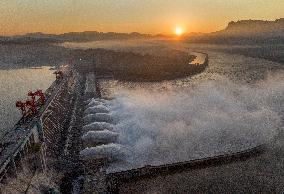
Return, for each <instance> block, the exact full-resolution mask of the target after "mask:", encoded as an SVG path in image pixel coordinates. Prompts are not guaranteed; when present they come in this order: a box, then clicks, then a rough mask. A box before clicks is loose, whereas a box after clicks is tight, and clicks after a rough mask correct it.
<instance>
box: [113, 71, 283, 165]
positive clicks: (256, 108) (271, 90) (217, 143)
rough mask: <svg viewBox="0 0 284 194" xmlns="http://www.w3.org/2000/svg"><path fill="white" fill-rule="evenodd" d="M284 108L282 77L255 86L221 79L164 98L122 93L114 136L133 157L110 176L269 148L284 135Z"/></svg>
mask: <svg viewBox="0 0 284 194" xmlns="http://www.w3.org/2000/svg"><path fill="white" fill-rule="evenodd" d="M283 107H284V76H283V74H279V75H276V76H275V75H274V76H273V77H270V78H267V79H266V80H264V81H259V82H257V83H255V84H253V85H244V84H242V85H240V84H236V83H232V82H231V81H229V80H228V79H226V78H222V79H219V80H215V81H207V82H203V83H200V84H198V85H197V86H195V87H193V88H191V89H189V88H188V89H180V90H170V91H165V92H160V91H159V92H153V91H149V90H147V89H142V88H136V89H135V90H131V91H130V90H127V89H124V90H121V89H120V90H119V91H117V93H116V98H115V100H114V102H113V106H112V107H111V111H113V112H112V114H113V115H114V116H115V117H117V118H118V120H119V122H118V124H117V125H116V127H115V129H114V131H116V132H118V133H119V134H120V135H119V143H120V144H121V145H123V146H125V147H126V148H127V149H128V150H130V152H131V154H130V155H127V156H126V157H125V158H123V162H121V163H119V162H118V163H113V164H112V165H111V167H110V170H119V169H120V170H122V169H126V168H133V167H139V166H144V165H147V164H150V165H159V164H165V163H172V162H179V161H186V160H190V159H196V158H203V157H208V156H214V155H218V154H224V153H228V152H235V151H240V150H243V149H247V148H250V147H253V146H257V145H259V144H263V143H266V142H268V141H270V140H271V139H273V138H274V137H275V136H276V135H277V134H278V133H279V131H280V130H283V115H284V114H283V111H284V108H283ZM126 164H127V165H129V166H128V167H127V165H126Z"/></svg>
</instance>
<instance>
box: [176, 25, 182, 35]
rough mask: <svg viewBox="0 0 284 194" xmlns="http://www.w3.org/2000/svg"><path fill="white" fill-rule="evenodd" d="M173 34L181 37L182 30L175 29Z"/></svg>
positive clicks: (179, 28)
mask: <svg viewBox="0 0 284 194" xmlns="http://www.w3.org/2000/svg"><path fill="white" fill-rule="evenodd" d="M175 33H176V35H177V36H181V35H182V34H183V29H182V28H181V27H176V30H175Z"/></svg>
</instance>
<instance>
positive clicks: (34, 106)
mask: <svg viewBox="0 0 284 194" xmlns="http://www.w3.org/2000/svg"><path fill="white" fill-rule="evenodd" d="M28 96H29V97H31V99H28V100H26V102H22V101H17V102H16V107H17V108H19V109H20V110H21V111H22V115H23V117H28V116H30V115H31V116H33V115H35V114H36V113H37V111H38V109H39V107H40V106H42V105H44V103H45V95H44V93H43V92H42V90H37V91H35V92H32V91H30V92H29V93H28ZM36 97H39V99H36Z"/></svg>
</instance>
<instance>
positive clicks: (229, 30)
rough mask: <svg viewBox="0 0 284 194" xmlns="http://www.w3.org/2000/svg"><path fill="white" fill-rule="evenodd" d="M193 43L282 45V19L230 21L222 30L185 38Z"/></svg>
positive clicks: (283, 25)
mask: <svg viewBox="0 0 284 194" xmlns="http://www.w3.org/2000/svg"><path fill="white" fill-rule="evenodd" d="M185 40H186V41H188V42H194V43H214V44H275V43H277V44H279V43H280V44H284V18H280V19H277V20H275V21H263V20H240V21H237V22H234V21H231V22H229V23H228V25H227V27H226V28H225V29H224V30H220V31H217V32H212V33H206V34H196V35H194V34H193V35H191V36H186V37H185Z"/></svg>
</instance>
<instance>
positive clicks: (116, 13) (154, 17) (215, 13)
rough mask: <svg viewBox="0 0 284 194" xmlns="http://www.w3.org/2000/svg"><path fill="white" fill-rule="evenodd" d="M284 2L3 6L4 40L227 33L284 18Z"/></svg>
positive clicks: (8, 2)
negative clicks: (248, 22)
mask: <svg viewBox="0 0 284 194" xmlns="http://www.w3.org/2000/svg"><path fill="white" fill-rule="evenodd" d="M283 10H284V0H0V15H1V17H0V35H11V34H23V33H27V32H38V31H41V32H45V33H63V32H70V31H92V30H97V31H104V32H106V31H117V32H132V31H137V32H143V33H172V32H173V30H174V28H175V27H176V26H181V27H182V28H184V29H185V30H186V31H187V32H209V31H216V30H220V29H222V28H224V27H225V26H226V25H227V23H228V22H229V21H231V20H240V19H265V20H275V19H276V18H280V17H284V11H283Z"/></svg>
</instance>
